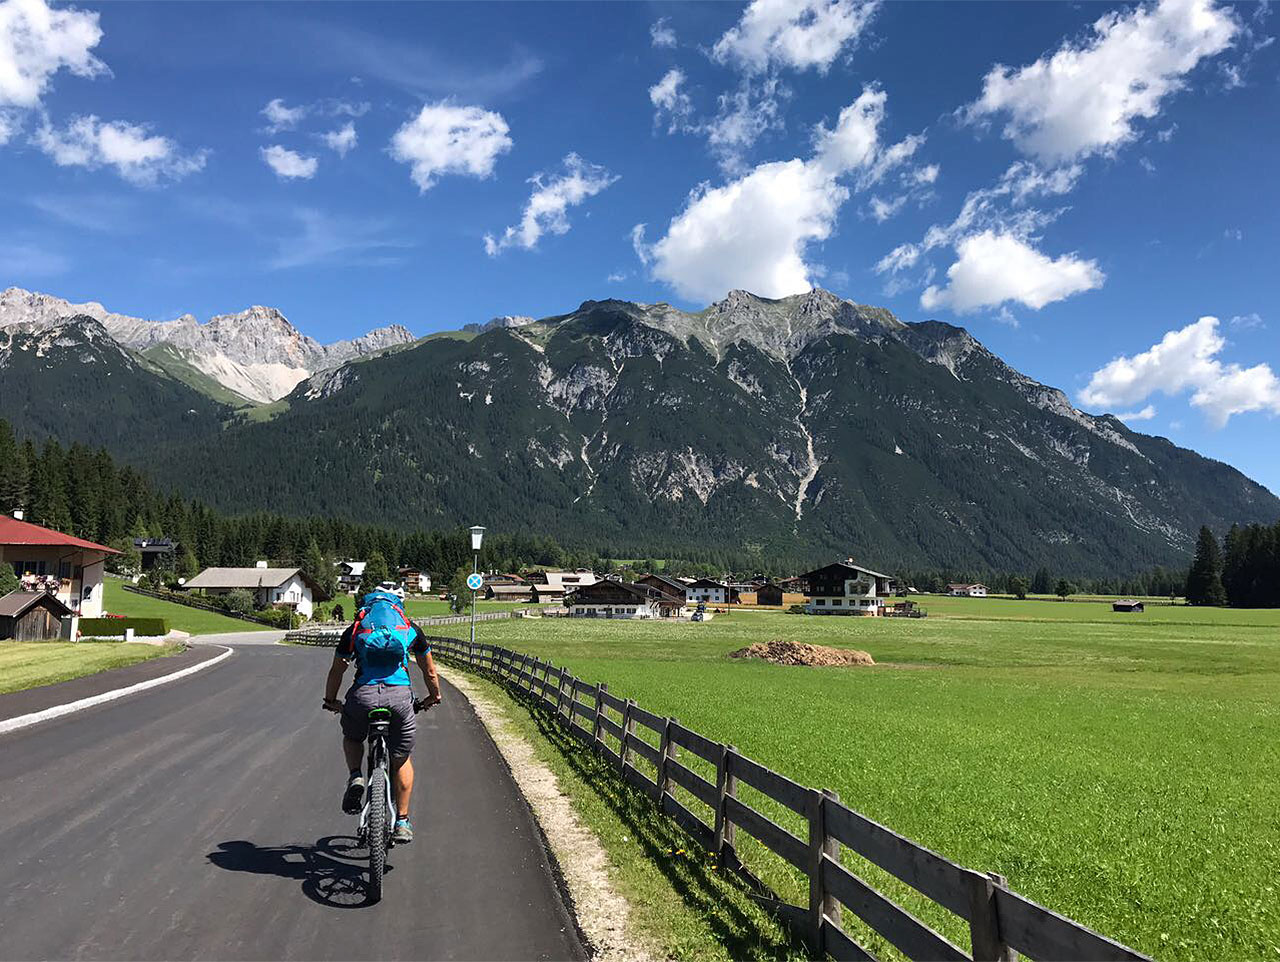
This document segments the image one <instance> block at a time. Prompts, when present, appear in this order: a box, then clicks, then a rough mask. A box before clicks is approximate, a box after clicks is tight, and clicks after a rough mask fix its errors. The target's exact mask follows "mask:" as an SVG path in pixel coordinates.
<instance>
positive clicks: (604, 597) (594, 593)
mask: <svg viewBox="0 0 1280 962" xmlns="http://www.w3.org/2000/svg"><path fill="white" fill-rule="evenodd" d="M566 604H567V605H568V606H569V614H570V615H571V616H573V617H574V618H621V619H627V620H636V619H642V618H675V617H679V616H680V614H681V613H682V612H683V611H684V607H685V605H684V600H683V599H681V598H676V597H674V596H672V595H668V594H664V593H663V592H661V591H659V590H658V589H657V588H653V587H651V586H649V585H643V584H633V583H630V582H625V581H614V580H612V579H609V578H606V579H604V580H603V581H597V582H594V583H592V584H589V585H583V586H581V587H580V588H578V589H576V590H575V591H573V592H571V593H570V594H569V596H568V598H567V599H566Z"/></svg>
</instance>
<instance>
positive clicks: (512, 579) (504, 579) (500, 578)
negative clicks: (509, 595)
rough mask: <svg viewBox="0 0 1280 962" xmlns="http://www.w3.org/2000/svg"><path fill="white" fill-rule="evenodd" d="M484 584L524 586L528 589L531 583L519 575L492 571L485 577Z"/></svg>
mask: <svg viewBox="0 0 1280 962" xmlns="http://www.w3.org/2000/svg"><path fill="white" fill-rule="evenodd" d="M484 583H485V585H486V586H488V585H524V586H526V587H528V584H529V582H528V581H527V580H526V579H524V578H522V577H520V576H519V575H513V574H509V573H504V572H501V571H490V572H489V573H488V574H486V575H485V576H484Z"/></svg>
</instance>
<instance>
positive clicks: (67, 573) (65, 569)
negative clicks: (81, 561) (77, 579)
mask: <svg viewBox="0 0 1280 962" xmlns="http://www.w3.org/2000/svg"><path fill="white" fill-rule="evenodd" d="M58 577H59V578H64V579H65V578H70V577H71V562H70V561H59V562H58Z"/></svg>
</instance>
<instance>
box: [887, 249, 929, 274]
mask: <svg viewBox="0 0 1280 962" xmlns="http://www.w3.org/2000/svg"><path fill="white" fill-rule="evenodd" d="M922 253H924V252H923V251H922V250H921V248H920V245H919V244H899V245H898V246H897V247H895V248H894V249H893V250H891V251H889V253H887V254H885V255H884V257H882V258H880V260H879V261H877V262H876V268H875V269H876V273H877V274H885V273H897V272H898V271H902V270H906V269H907V268H908V267H915V266H916V264H917V263H919V261H920V255H921V254H922Z"/></svg>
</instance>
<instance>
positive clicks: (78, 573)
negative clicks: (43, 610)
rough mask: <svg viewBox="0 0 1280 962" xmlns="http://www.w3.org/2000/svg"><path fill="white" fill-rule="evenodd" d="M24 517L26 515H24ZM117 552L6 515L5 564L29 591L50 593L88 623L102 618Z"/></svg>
mask: <svg viewBox="0 0 1280 962" xmlns="http://www.w3.org/2000/svg"><path fill="white" fill-rule="evenodd" d="M18 513H19V514H21V512H18ZM119 553H120V552H118V551H116V550H115V549H114V548H108V547H106V546H105V545H100V544H94V543H93V542H92V541H85V540H84V539H83V538H76V537H73V536H71V535H69V534H63V533H62V532H61V531H54V530H53V529H51V528H42V527H41V526H40V525H38V524H30V523H29V522H26V521H23V520H22V519H21V517H14V518H10V517H8V516H7V515H0V564H7V565H9V566H10V567H11V568H12V569H13V573H14V574H16V575H17V576H18V578H19V579H20V580H21V582H22V590H24V591H45V592H48V593H49V594H51V595H54V596H55V597H56V598H57V599H58V600H59V601H61V602H62V603H63V604H64V605H66V606H67V607H68V608H70V609H71V610H72V611H74V612H76V613H77V614H79V615H80V616H82V617H84V618H97V617H100V616H101V615H102V572H103V563H104V562H105V561H106V557H107V555H109V554H119Z"/></svg>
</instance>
